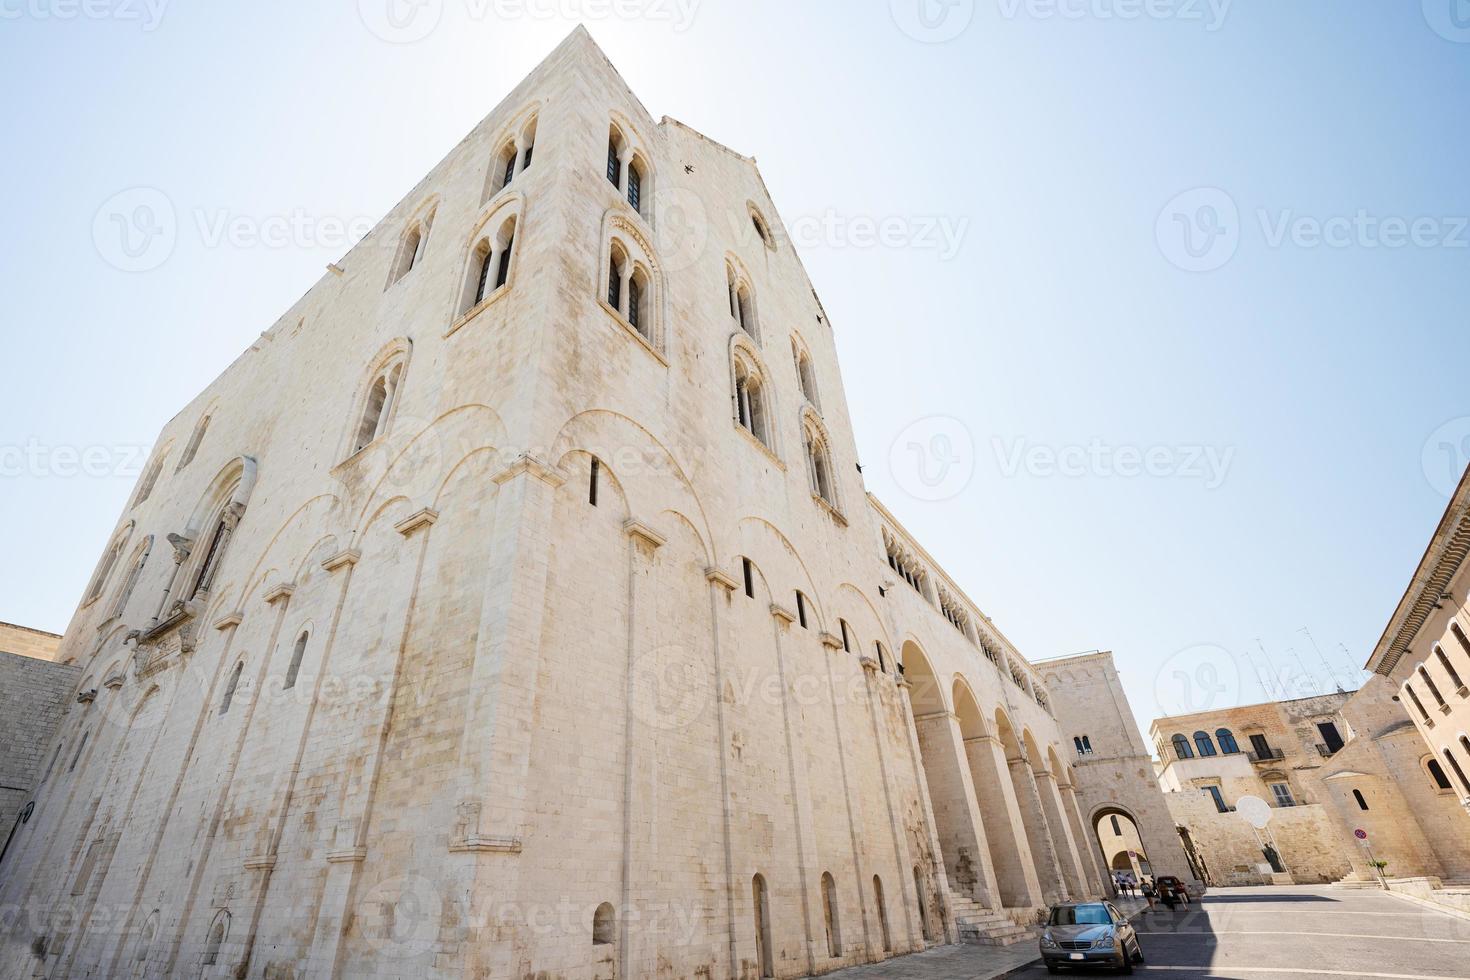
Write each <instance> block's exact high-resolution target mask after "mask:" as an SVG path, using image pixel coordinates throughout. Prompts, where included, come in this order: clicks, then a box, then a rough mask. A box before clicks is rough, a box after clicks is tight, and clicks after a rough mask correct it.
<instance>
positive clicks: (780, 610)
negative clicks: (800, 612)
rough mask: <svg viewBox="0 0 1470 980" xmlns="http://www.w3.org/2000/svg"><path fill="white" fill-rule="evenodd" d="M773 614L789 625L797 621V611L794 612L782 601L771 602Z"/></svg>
mask: <svg viewBox="0 0 1470 980" xmlns="http://www.w3.org/2000/svg"><path fill="white" fill-rule="evenodd" d="M771 615H772V616H775V617H776V618H777V619H779V620H780V621H781V622H782V623H784V624H785V625H787V626H790V625H791V624H792V623H794V622H796V613H794V612H792V611H791V610H790V609H787V608H786V607H785V606H783V605H781V604H780V603H776V602H773V603H771Z"/></svg>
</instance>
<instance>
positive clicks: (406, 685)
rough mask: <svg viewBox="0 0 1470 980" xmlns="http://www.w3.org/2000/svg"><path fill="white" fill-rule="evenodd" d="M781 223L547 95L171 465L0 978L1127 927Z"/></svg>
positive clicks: (200, 412)
mask: <svg viewBox="0 0 1470 980" xmlns="http://www.w3.org/2000/svg"><path fill="white" fill-rule="evenodd" d="M780 228H781V222H780V220H779V218H778V216H777V213H776V209H775V205H774V204H773V203H772V201H771V200H770V197H769V195H768V194H767V192H766V189H765V186H764V184H763V182H762V180H761V176H760V173H759V171H758V170H757V169H756V167H755V165H754V163H753V161H752V160H750V159H749V158H747V157H744V156H741V155H739V154H737V153H735V152H733V151H731V150H729V149H727V148H725V147H723V146H721V145H719V144H718V143H715V142H714V141H712V140H710V139H708V138H706V137H704V136H702V135H700V134H699V133H696V132H694V131H693V130H691V129H689V128H688V127H686V126H684V125H682V124H680V123H678V122H676V121H674V120H672V119H668V118H665V119H663V120H662V121H656V120H655V119H653V118H652V117H651V116H650V115H649V114H648V113H647V111H646V110H645V109H644V108H643V106H642V105H641V104H640V103H639V102H638V100H637V99H636V98H635V97H634V96H633V94H632V93H631V92H630V91H629V90H628V89H627V87H626V86H625V85H624V83H623V81H622V79H621V78H620V77H619V75H618V73H617V72H616V71H615V70H614V68H613V67H612V66H611V65H610V64H609V63H608V62H607V60H606V58H605V57H604V56H603V55H602V53H601V51H599V50H598V49H597V48H596V46H595V45H594V44H593V43H592V41H591V39H590V38H589V37H588V35H587V34H586V32H585V31H582V30H578V31H577V32H576V33H574V34H573V35H572V36H571V37H569V38H568V39H567V40H566V41H565V42H564V43H563V44H562V45H561V46H560V47H559V48H558V49H557V50H556V51H555V52H554V53H553V54H552V55H551V56H550V57H549V58H548V59H547V60H546V61H545V62H544V63H543V64H542V65H541V66H539V67H538V68H537V69H536V70H535V71H534V72H532V74H531V75H530V76H529V77H528V78H527V79H526V80H525V81H524V82H523V83H522V84H521V85H519V86H518V87H517V88H516V89H515V90H514V91H513V92H512V93H511V94H510V96H509V97H508V98H507V99H506V100H505V101H504V102H503V103H501V105H500V106H499V107H497V108H496V109H495V110H494V111H493V112H492V113H491V114H490V116H489V117H488V118H487V119H485V120H484V121H483V122H482V123H481V124H480V125H479V126H477V127H476V128H475V130H474V131H473V132H472V133H470V134H469V136H468V137H467V138H466V139H465V140H463V141H462V142H461V143H460V144H459V145H458V146H457V147H456V148H455V149H454V150H453V151H452V152H451V153H450V155H449V156H448V157H447V158H446V159H445V160H444V161H443V162H442V163H441V164H439V165H438V166H437V167H435V168H434V170H433V171H432V172H431V173H430V174H429V175H428V176H427V177H425V178H424V180H423V181H421V182H420V184H419V185H418V186H417V187H415V188H414V189H413V190H412V191H411V192H410V193H409V195H408V196H407V198H405V200H404V201H403V202H402V203H401V204H400V205H399V206H397V207H395V208H394V209H393V210H392V212H391V213H390V214H389V215H388V216H387V217H386V218H385V219H384V220H383V221H382V222H381V223H380V224H379V225H378V226H377V227H376V228H375V229H374V230H373V231H372V232H370V233H369V234H368V235H367V236H366V238H365V239H364V240H363V241H362V242H361V243H360V244H359V245H357V246H356V247H354V248H353V249H352V251H350V252H349V253H348V254H347V255H346V256H344V257H343V258H342V259H341V260H340V261H339V262H338V263H336V264H334V265H333V266H332V267H331V268H330V270H329V273H328V275H326V276H325V277H324V278H323V279H322V280H321V281H320V282H319V283H317V284H316V285H315V286H313V287H312V288H311V289H310V290H309V291H308V292H307V293H306V295H305V296H303V297H302V299H301V300H300V301H299V302H298V303H297V304H296V305H295V306H293V307H292V308H291V309H290V310H289V311H287V313H286V314H285V315H284V316H282V317H281V319H280V320H279V321H278V322H277V323H276V324H275V325H274V326H272V327H271V328H270V329H269V330H267V331H266V332H265V333H263V334H262V335H261V336H260V338H259V340H258V341H257V342H255V343H254V344H253V345H252V346H251V347H250V349H249V350H247V351H246V352H244V353H243V354H242V355H241V356H240V357H239V359H238V360H237V361H236V362H235V363H234V364H233V365H231V366H230V367H229V368H228V369H227V370H226V371H225V372H224V373H223V374H222V375H221V376H220V377H219V378H218V379H217V380H215V381H214V382H213V383H211V384H210V385H209V386H208V387H207V388H206V389H205V390H204V391H203V392H202V393H201V394H200V395H199V396H198V398H196V399H195V400H194V401H193V402H192V403H191V404H190V405H188V406H187V407H186V408H185V409H184V411H182V412H181V413H180V414H179V415H178V416H177V417H176V418H175V419H174V420H173V421H171V422H170V423H169V424H168V425H167V426H166V427H165V429H164V431H163V432H162V433H161V435H160V437H159V439H158V442H157V446H156V449H155V451H154V454H153V457H152V459H151V461H150V463H149V465H148V467H147V468H146V470H145V472H144V474H143V476H142V478H141V479H140V481H139V484H138V487H137V489H136V490H135V492H134V494H133V497H132V499H131V500H130V501H129V503H128V505H127V508H126V510H125V512H124V513H123V514H122V515H121V517H120V519H119V521H118V523H117V526H116V529H115V531H114V532H113V534H112V536H111V538H110V539H109V540H108V542H106V545H105V547H104V549H103V551H102V557H101V558H100V560H99V562H98V565H97V568H96V570H95V572H94V574H93V576H92V579H91V581H90V583H89V585H88V587H87V589H86V592H85V594H84V595H83V597H82V601H81V604H80V606H79V608H78V609H77V611H76V613H75V615H74V617H73V620H72V622H71V625H70V627H69V629H68V631H67V633H66V636H65V639H64V641H63V643H62V646H61V651H60V654H61V657H62V659H64V660H68V661H71V660H74V661H75V662H76V664H77V665H78V669H79V670H80V680H79V681H78V682H77V683H76V685H75V688H74V692H68V694H69V697H70V695H71V694H72V693H75V694H76V695H79V696H78V697H70V700H69V701H68V704H67V705H66V708H67V710H66V714H65V717H64V719H63V720H62V723H61V726H60V730H59V732H58V734H57V735H56V737H55V738H54V739H53V740H52V743H51V746H49V747H48V748H47V750H46V752H47V754H48V755H49V756H55V755H57V753H58V752H60V758H62V759H63V760H65V764H64V765H62V764H58V766H57V768H56V769H55V770H54V771H53V772H51V773H50V775H49V776H48V777H47V778H46V779H45V780H43V781H42V783H41V785H40V788H39V791H38V792H37V793H36V794H35V804H36V806H35V811H34V814H33V815H32V817H31V819H30V820H29V821H28V822H27V823H26V824H25V825H24V826H22V827H21V828H20V829H19V831H18V832H17V834H16V837H15V840H14V841H13V842H12V846H11V848H10V851H9V853H8V854H7V856H6V857H5V859H4V863H3V864H0V904H3V905H5V906H7V907H13V908H16V909H18V910H19V915H18V916H16V917H15V918H13V919H11V920H10V921H9V925H8V927H7V931H6V933H5V935H4V943H3V947H0V974H3V975H5V976H32V975H45V976H48V977H74V976H114V977H115V976H181V975H186V976H190V977H198V976H206V977H224V976H251V977H261V976H263V977H337V976H352V977H365V976H403V975H409V974H411V975H414V976H422V977H461V976H473V977H506V978H509V977H523V976H531V975H535V976H557V977H565V978H593V977H649V976H672V977H693V976H704V977H711V978H717V977H728V978H734V977H767V976H782V977H786V976H799V975H806V974H811V973H818V972H824V971H826V970H830V969H833V968H835V967H838V966H844V965H850V964H856V963H863V962H869V961H875V960H881V959H884V958H886V957H889V956H892V955H895V954H899V953H904V952H909V951H913V950H919V949H923V948H925V947H927V946H929V945H932V944H936V943H941V942H946V941H952V940H954V939H958V938H969V939H975V940H980V941H988V942H997V943H999V942H1008V941H1013V940H1015V939H1017V938H1019V937H1024V936H1025V935H1026V932H1025V930H1024V929H1023V928H1022V924H1028V923H1031V922H1033V921H1034V920H1035V913H1036V910H1037V909H1038V908H1040V907H1041V906H1044V905H1045V904H1047V903H1049V902H1052V901H1056V900H1058V899H1064V898H1083V897H1092V896H1097V895H1099V894H1101V893H1102V892H1103V890H1104V889H1105V887H1106V882H1105V874H1104V871H1103V867H1102V861H1101V854H1100V852H1099V849H1098V847H1097V846H1096V845H1095V844H1094V843H1093V842H1092V839H1091V833H1092V832H1091V830H1090V829H1089V826H1088V825H1089V823H1090V822H1091V821H1092V819H1093V817H1094V816H1095V810H1094V809H1093V808H1094V807H1095V805H1096V804H1093V803H1089V804H1087V807H1088V808H1087V809H1084V805H1083V803H1082V802H1081V801H1080V800H1079V793H1080V792H1082V790H1081V789H1080V788H1079V787H1080V786H1081V785H1082V780H1084V779H1085V778H1086V777H1085V776H1084V773H1085V772H1086V771H1087V767H1086V766H1083V765H1079V764H1078V762H1079V760H1078V759H1076V758H1075V757H1074V755H1073V753H1072V750H1071V747H1072V744H1073V743H1072V741H1071V736H1070V734H1068V735H1065V736H1064V734H1063V731H1062V728H1061V726H1060V725H1059V723H1058V720H1057V717H1056V715H1055V713H1054V712H1055V710H1056V708H1055V705H1056V700H1055V699H1056V696H1057V692H1056V691H1054V690H1052V689H1051V687H1050V686H1049V685H1048V683H1047V681H1046V680H1045V679H1044V676H1043V674H1042V673H1040V672H1039V671H1038V670H1037V669H1036V668H1035V667H1034V666H1033V665H1032V664H1030V663H1029V662H1028V661H1027V660H1026V658H1024V657H1023V656H1022V655H1021V654H1020V653H1019V652H1018V651H1017V650H1016V649H1015V648H1014V647H1013V646H1012V645H1011V644H1010V643H1009V642H1008V641H1007V640H1006V639H1005V637H1004V636H1003V635H1002V634H1001V633H1000V632H999V630H998V629H996V627H995V626H994V625H993V624H992V623H991V622H990V620H989V619H988V618H986V617H985V616H984V614H983V613H982V612H981V610H980V609H979V607H977V606H976V605H975V604H974V603H973V602H971V601H970V600H969V599H968V598H967V597H966V596H965V595H964V593H963V591H962V590H961V589H960V588H959V586H958V585H957V584H956V583H954V582H953V581H952V580H951V579H950V578H948V577H947V576H946V575H945V573H944V572H943V570H942V569H941V568H939V566H938V565H937V564H936V563H935V562H934V561H933V560H932V559H931V558H930V557H929V556H928V555H927V554H926V553H925V552H924V550H923V549H922V547H920V545H919V544H918V543H917V542H915V541H914V540H913V539H912V538H911V537H910V536H909V535H908V534H907V533H906V532H905V531H904V529H903V528H902V526H901V525H900V523H899V522H898V520H897V519H896V518H895V517H894V516H893V515H892V514H891V513H890V512H889V511H888V510H886V509H885V508H884V507H883V506H882V505H881V504H879V503H878V502H877V501H875V500H873V499H872V498H870V497H869V496H868V494H867V493H866V491H865V489H864V487H863V484H862V479H861V475H860V471H859V469H858V466H857V458H856V450H855V445H854V440H853V435H852V431H851V425H850V420H849V415H848V409H847V404H846V401H845V396H844V392H843V387H842V382H841V376H840V373H839V369H838V363H837V356H836V347H835V340H834V335H833V326H832V324H831V323H830V322H829V320H828V318H827V315H826V313H825V311H824V310H823V308H822V304H821V302H820V301H819V300H818V298H817V296H816V294H815V292H814V291H813V289H812V286H811V284H810V282H809V281H808V280H807V277H806V275H805V273H804V271H803V269H802V266H801V262H800V260H799V258H798V256H797V255H796V253H795V252H794V251H793V249H792V247H791V244H790V243H789V242H788V241H786V240H784V238H783V237H782V236H781V235H780V233H779V229H780ZM1048 676H1050V675H1048ZM1057 677H1058V680H1063V675H1061V674H1058V675H1057ZM1063 682H1064V681H1063ZM1135 735H1136V733H1135ZM1117 738H1118V740H1119V742H1118V744H1119V745H1124V744H1126V745H1127V749H1126V751H1125V755H1127V758H1128V760H1129V761H1128V764H1127V767H1124V768H1128V771H1127V772H1126V773H1122V776H1120V778H1124V779H1125V780H1126V781H1127V782H1128V783H1129V786H1128V789H1127V793H1125V794H1124V796H1125V797H1126V799H1125V800H1124V802H1122V803H1121V804H1120V808H1121V807H1127V808H1129V810H1130V812H1133V813H1135V814H1139V815H1142V814H1143V812H1144V811H1147V810H1148V809H1149V804H1147V803H1140V804H1134V803H1131V802H1127V800H1128V799H1132V797H1131V796H1127V794H1128V793H1133V792H1135V791H1136V789H1137V787H1135V786H1133V785H1132V783H1133V780H1134V776H1135V773H1133V771H1132V767H1133V762H1132V759H1133V756H1132V755H1131V754H1128V753H1132V752H1134V750H1135V749H1136V746H1134V745H1132V744H1131V742H1130V741H1129V739H1128V737H1127V735H1126V733H1120V734H1118V735H1117ZM1120 751H1121V750H1120ZM1119 772H1122V769H1119ZM1113 798H1114V797H1111V796H1109V794H1108V793H1107V792H1105V791H1102V790H1099V791H1098V795H1097V796H1096V799H1098V800H1108V799H1113ZM1150 826H1151V825H1149V824H1147V823H1146V824H1145V830H1146V831H1149V827H1150ZM1146 843H1148V844H1149V846H1150V848H1153V849H1154V850H1153V851H1152V852H1151V857H1153V858H1154V860H1155V861H1156V862H1160V863H1162V862H1163V861H1165V860H1174V859H1173V858H1172V857H1170V858H1167V859H1164V858H1160V857H1159V856H1158V852H1159V851H1160V850H1162V851H1164V852H1167V851H1168V850H1169V848H1168V846H1167V845H1164V844H1158V845H1156V844H1154V843H1153V841H1152V839H1146Z"/></svg>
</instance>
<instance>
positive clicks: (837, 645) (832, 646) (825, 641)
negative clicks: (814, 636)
mask: <svg viewBox="0 0 1470 980" xmlns="http://www.w3.org/2000/svg"><path fill="white" fill-rule="evenodd" d="M820 639H821V641H822V646H824V647H826V648H827V649H828V650H841V649H842V638H841V637H839V636H837V635H835V634H833V633H828V632H827V631H826V630H823V631H822V633H821V636H820Z"/></svg>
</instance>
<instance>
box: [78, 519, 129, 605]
mask: <svg viewBox="0 0 1470 980" xmlns="http://www.w3.org/2000/svg"><path fill="white" fill-rule="evenodd" d="M132 529H133V526H132V524H129V525H128V526H127V527H126V528H124V529H123V531H122V533H121V534H119V535H118V536H117V538H115V539H114V540H113V542H112V544H111V546H110V547H108V549H107V553H106V554H105V555H103V556H102V564H100V565H98V566H97V571H96V572H95V573H93V575H92V584H91V585H89V586H87V598H86V599H85V600H83V602H82V604H83V605H86V604H87V603H89V602H92V601H93V600H95V599H96V598H97V597H98V596H100V595H101V594H102V590H103V588H104V587H105V586H106V585H107V580H108V579H109V578H110V577H111V576H112V569H113V567H114V566H116V565H117V559H118V556H119V555H121V554H122V550H123V545H125V544H127V536H128V533H129V532H131V531H132Z"/></svg>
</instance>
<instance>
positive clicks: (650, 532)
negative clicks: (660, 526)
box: [623, 518, 667, 548]
mask: <svg viewBox="0 0 1470 980" xmlns="http://www.w3.org/2000/svg"><path fill="white" fill-rule="evenodd" d="M623 532H624V533H625V534H627V535H628V537H630V538H636V539H638V540H640V541H642V542H644V543H645V544H647V545H648V546H649V547H650V548H661V547H663V544H664V541H666V540H667V539H666V538H665V537H664V536H663V535H662V534H659V533H658V532H657V531H655V530H654V529H653V528H651V527H649V526H648V525H647V524H644V523H643V522H642V521H638V520H633V519H631V518H630V519H628V520H626V521H624V522H623Z"/></svg>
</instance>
